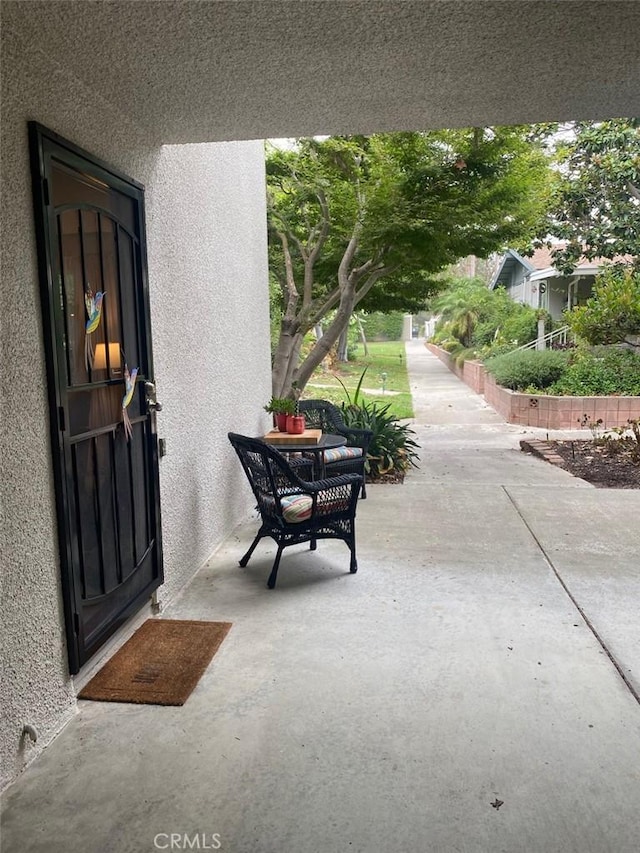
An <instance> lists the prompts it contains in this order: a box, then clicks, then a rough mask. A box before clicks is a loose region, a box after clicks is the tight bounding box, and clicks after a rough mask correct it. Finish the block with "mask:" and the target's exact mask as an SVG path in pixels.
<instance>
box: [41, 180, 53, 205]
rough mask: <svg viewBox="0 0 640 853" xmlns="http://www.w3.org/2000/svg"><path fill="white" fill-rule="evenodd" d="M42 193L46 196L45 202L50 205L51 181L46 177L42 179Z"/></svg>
mask: <svg viewBox="0 0 640 853" xmlns="http://www.w3.org/2000/svg"><path fill="white" fill-rule="evenodd" d="M42 195H43V197H44V203H45V205H46V206H47V207H48V206H49V205H50V204H51V202H50V201H49V181H48V180H47V179H46V178H43V179H42Z"/></svg>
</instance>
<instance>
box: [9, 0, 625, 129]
mask: <svg viewBox="0 0 640 853" xmlns="http://www.w3.org/2000/svg"><path fill="white" fill-rule="evenodd" d="M3 30H4V32H3V39H18V40H21V41H22V42H23V43H29V44H31V45H33V44H36V45H38V46H39V47H40V49H41V50H42V51H46V53H47V55H48V56H49V57H50V58H53V60H54V61H55V62H57V63H58V64H59V65H60V66H61V67H64V68H65V69H66V70H67V71H69V70H70V71H71V72H72V73H73V74H74V75H75V76H76V77H77V78H78V79H79V80H81V81H82V82H83V83H84V84H86V86H87V87H88V88H89V89H90V90H91V91H92V92H94V93H95V94H96V97H100V98H104V99H105V101H107V102H109V103H111V104H112V105H113V106H115V107H116V108H117V109H118V110H119V111H121V112H122V113H123V114H125V115H128V116H130V117H132V118H133V119H134V120H135V121H136V122H137V123H138V124H139V125H140V126H141V127H143V128H145V132H146V133H148V134H149V138H150V139H153V140H156V141H158V142H161V143H186V142H210V141H222V140H235V139H258V138H265V137H273V136H299V135H313V134H318V133H371V132H374V131H393V130H416V129H423V128H424V129H430V128H438V127H456V126H470V125H487V124H518V123H529V122H535V121H554V120H567V119H573V118H582V119H598V118H607V117H612V116H620V115H638V114H639V113H640V60H639V54H638V50H637V33H638V31H639V30H640V4H635V3H629V2H619V0H575V2H571V3H566V2H557V1H556V0H531V2H526V3H523V2H515V0H514V2H504V0H487V2H483V3H478V2H471V0H447V2H442V0H424V2H363V0H346V2H316V1H315V0H310V1H309V2H304V3H293V2H280V0H276V2H251V0H241V2H224V0H220V2H216V0H201V2H188V0H187V1H186V2H185V0H179V2H175V0H168V2H160V3H159V2H148V0H140V2H135V3H131V2H128V0H127V2H124V1H123V0H114V2H109V3H84V2H62V3H51V2H50V0H33V2H31V0H29V2H20V0H17V2H12V1H11V0H9V2H5V3H3ZM515 35H517V38H516V37H514V36H515ZM569 44H571V45H579V50H571V51H569V50H567V45H569Z"/></svg>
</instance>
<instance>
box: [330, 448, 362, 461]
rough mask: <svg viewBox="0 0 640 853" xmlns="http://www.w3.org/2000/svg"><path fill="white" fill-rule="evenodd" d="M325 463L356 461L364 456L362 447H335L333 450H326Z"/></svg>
mask: <svg viewBox="0 0 640 853" xmlns="http://www.w3.org/2000/svg"><path fill="white" fill-rule="evenodd" d="M323 456H324V461H325V462H338V461H339V460H341V459H355V458H356V457H358V456H362V448H361V447H334V448H332V449H331V450H325V452H324V454H323Z"/></svg>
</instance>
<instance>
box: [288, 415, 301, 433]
mask: <svg viewBox="0 0 640 853" xmlns="http://www.w3.org/2000/svg"><path fill="white" fill-rule="evenodd" d="M304 426H305V419H304V415H289V417H288V418H287V432H288V433H289V435H301V434H302V433H303V432H304Z"/></svg>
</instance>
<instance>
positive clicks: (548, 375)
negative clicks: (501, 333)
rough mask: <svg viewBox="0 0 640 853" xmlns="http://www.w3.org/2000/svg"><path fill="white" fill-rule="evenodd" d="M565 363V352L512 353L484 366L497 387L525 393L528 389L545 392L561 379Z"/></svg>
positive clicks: (494, 359) (534, 351)
mask: <svg viewBox="0 0 640 853" xmlns="http://www.w3.org/2000/svg"><path fill="white" fill-rule="evenodd" d="M568 363H569V353H567V352H558V351H556V350H542V351H537V350H515V351H514V352H510V353H506V354H505V355H497V356H494V357H493V358H489V359H488V360H487V361H486V362H485V363H484V366H485V369H486V370H487V372H488V373H490V374H491V375H492V376H493V378H494V379H495V380H496V382H497V383H498V385H502V386H503V387H504V388H511V389H512V390H513V391H524V389H525V388H527V387H529V386H534V387H535V388H540V389H545V388H548V387H549V386H550V385H551V384H552V383H554V382H556V381H557V380H558V379H559V378H560V377H561V376H562V374H563V373H564V371H565V370H566V367H567V364H568Z"/></svg>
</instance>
